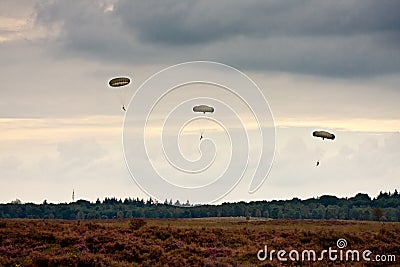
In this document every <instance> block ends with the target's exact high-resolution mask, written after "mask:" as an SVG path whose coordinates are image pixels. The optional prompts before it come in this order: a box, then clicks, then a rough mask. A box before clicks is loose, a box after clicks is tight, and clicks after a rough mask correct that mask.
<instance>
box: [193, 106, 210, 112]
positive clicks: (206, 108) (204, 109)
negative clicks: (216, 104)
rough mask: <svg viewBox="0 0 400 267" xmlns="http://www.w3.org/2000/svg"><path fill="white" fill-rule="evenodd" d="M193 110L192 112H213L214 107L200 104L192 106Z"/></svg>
mask: <svg viewBox="0 0 400 267" xmlns="http://www.w3.org/2000/svg"><path fill="white" fill-rule="evenodd" d="M193 111H194V112H203V113H204V114H205V113H206V112H209V113H213V112H214V108H213V107H210V106H207V105H200V106H194V107H193Z"/></svg>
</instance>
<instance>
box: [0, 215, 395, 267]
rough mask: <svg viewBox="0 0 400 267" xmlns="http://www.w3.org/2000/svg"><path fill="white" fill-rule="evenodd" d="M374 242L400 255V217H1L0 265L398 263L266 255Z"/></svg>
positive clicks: (376, 248) (377, 250) (375, 247)
mask: <svg viewBox="0 0 400 267" xmlns="http://www.w3.org/2000/svg"><path fill="white" fill-rule="evenodd" d="M339 238H344V239H346V240H347V242H348V246H347V248H346V249H358V250H360V251H361V250H365V249H369V250H371V251H372V252H373V255H375V254H385V255H395V256H396V260H397V266H398V265H399V262H400V258H399V257H400V255H399V252H400V223H386V222H385V223H381V222H364V221H362V222H360V221H333V220H329V221H320V220H267V219H266V220H246V219H245V218H207V219H144V220H143V219H126V220H83V221H64V220H26V219H3V220H0V266H281V265H282V266H296V265H297V266H299V265H301V264H303V265H304V266H321V264H322V265H325V266H328V265H330V266H390V264H391V266H396V262H386V263H385V264H384V265H380V263H378V262H369V263H368V262H364V261H360V262H343V261H335V262H332V261H329V260H328V259H325V260H324V261H323V262H308V261H307V262H303V263H302V262H291V261H289V262H287V263H286V264H284V263H282V262H280V261H278V260H277V259H276V257H275V258H274V260H273V261H264V262H261V261H259V260H258V259H257V252H258V251H259V250H260V249H262V248H264V246H265V245H268V248H269V249H275V250H279V249H284V250H286V251H290V250H291V249H297V250H299V251H300V252H301V251H302V250H304V249H314V250H315V251H317V252H320V251H322V250H323V249H328V248H329V247H332V248H336V241H337V240H338V239H339Z"/></svg>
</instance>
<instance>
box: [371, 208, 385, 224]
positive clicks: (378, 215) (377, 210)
mask: <svg viewBox="0 0 400 267" xmlns="http://www.w3.org/2000/svg"><path fill="white" fill-rule="evenodd" d="M372 216H373V218H374V220H375V221H380V220H381V219H382V217H383V212H382V209H381V208H380V207H375V208H374V210H373V212H372Z"/></svg>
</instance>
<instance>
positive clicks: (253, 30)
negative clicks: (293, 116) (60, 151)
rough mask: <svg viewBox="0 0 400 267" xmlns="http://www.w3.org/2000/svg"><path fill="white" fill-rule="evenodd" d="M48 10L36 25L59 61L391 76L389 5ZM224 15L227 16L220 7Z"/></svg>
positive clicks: (394, 16) (136, 4)
mask: <svg viewBox="0 0 400 267" xmlns="http://www.w3.org/2000/svg"><path fill="white" fill-rule="evenodd" d="M107 3H108V2H107V1H103V2H102V4H99V2H92V1H81V2H79V3H75V2H73V3H70V2H69V1H57V2H51V3H46V4H42V5H40V6H39V7H38V8H37V12H38V15H37V22H38V23H39V24H40V25H46V26H47V27H50V28H51V27H56V26H58V27H59V29H60V35H59V36H58V38H57V39H56V42H55V43H54V44H53V45H54V47H53V48H56V51H57V52H58V53H59V55H68V56H85V57H92V58H95V59H99V60H104V59H106V60H111V61H114V60H115V61H133V62H138V63H139V62H140V63H166V64H171V63H177V62H179V61H187V60H193V59H203V60H214V61H221V62H224V63H228V64H233V65H237V66H241V67H242V68H247V69H256V70H268V71H284V72H294V73H308V74H316V75H328V76H360V75H361V76H364V75H379V74H385V73H396V72H398V71H400V51H399V50H400V49H399V45H398V44H399V40H400V34H399V33H400V17H399V16H398V13H397V10H399V9H400V3H399V2H398V1H379V2H377V1H335V2H321V1H312V2H310V1H307V2H304V1H296V2H282V1H279V2H277V1H251V2H248V1H246V2H235V4H234V5H232V3H231V2H227V1H217V2H215V1H213V2H212V3H210V2H207V1H206V2H181V1H167V2H159V1H144V2H143V1H123V0H121V1H117V2H115V3H114V10H113V11H112V12H107V11H105V6H106V5H107ZM227 6H229V8H227Z"/></svg>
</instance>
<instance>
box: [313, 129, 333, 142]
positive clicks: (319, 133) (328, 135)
mask: <svg viewBox="0 0 400 267" xmlns="http://www.w3.org/2000/svg"><path fill="white" fill-rule="evenodd" d="M312 135H313V136H315V137H320V138H322V140H324V139H325V138H326V139H331V140H335V135H334V134H332V133H328V132H326V131H314V132H313V134H312Z"/></svg>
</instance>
